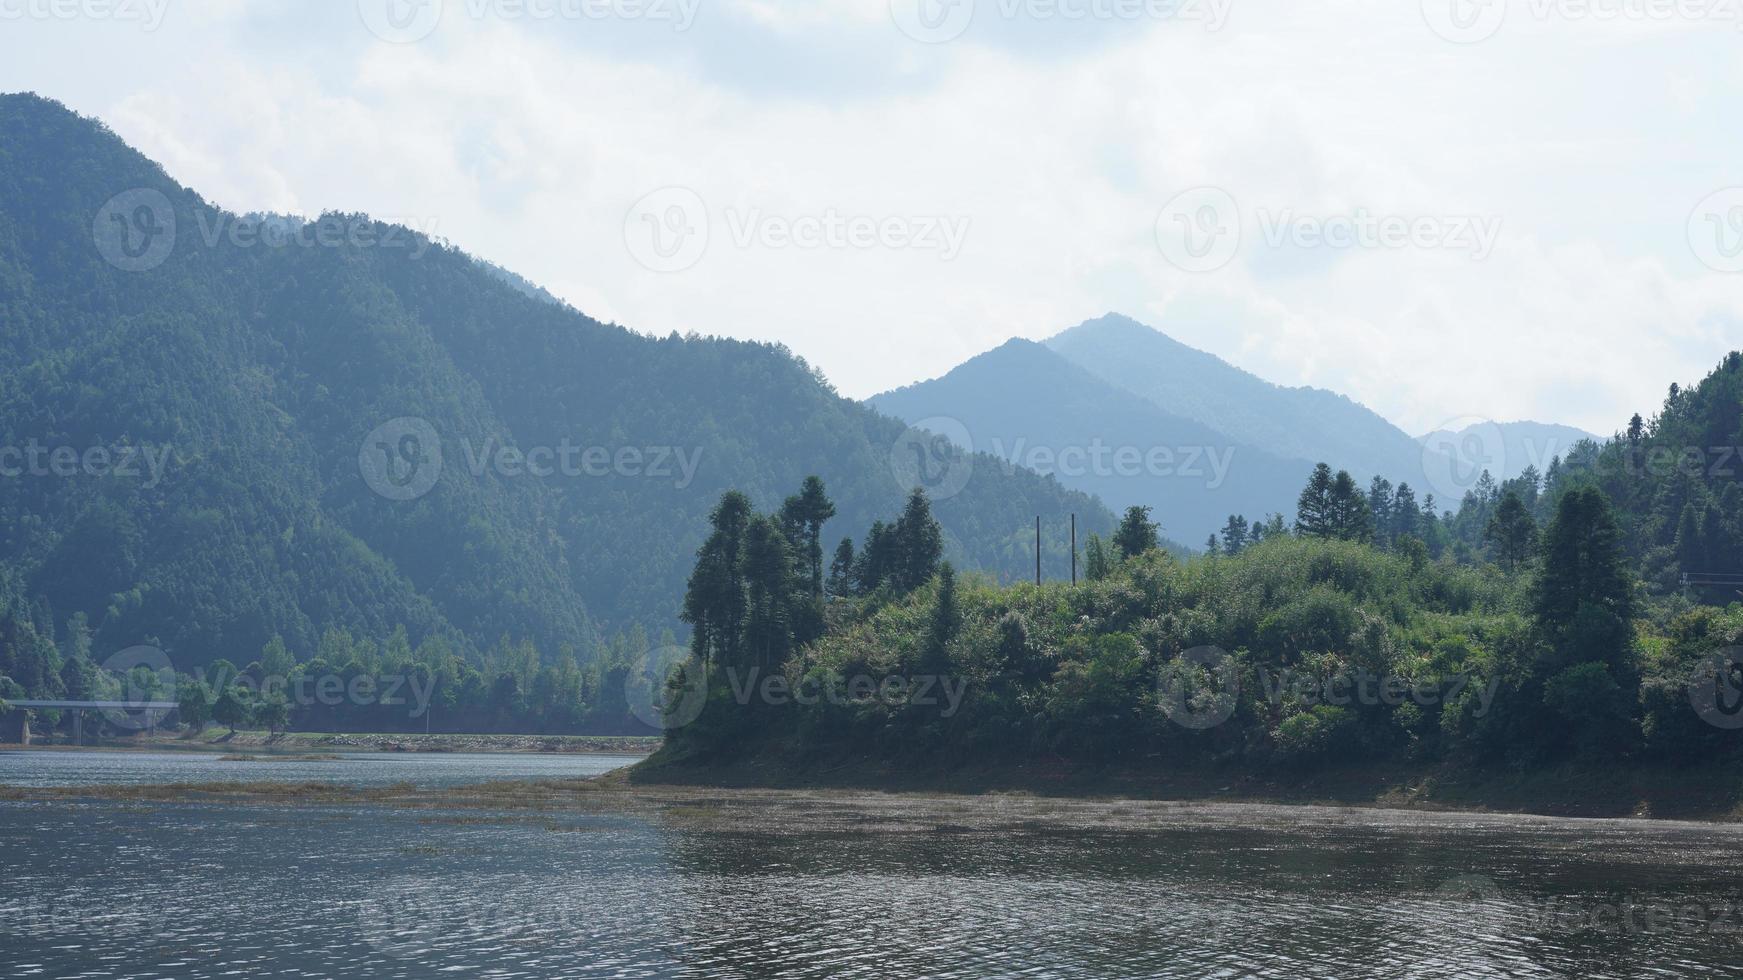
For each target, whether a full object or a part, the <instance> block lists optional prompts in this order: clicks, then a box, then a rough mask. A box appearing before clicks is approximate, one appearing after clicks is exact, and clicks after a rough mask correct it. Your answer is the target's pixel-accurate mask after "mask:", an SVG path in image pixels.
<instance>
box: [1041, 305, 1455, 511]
mask: <svg viewBox="0 0 1743 980" xmlns="http://www.w3.org/2000/svg"><path fill="white" fill-rule="evenodd" d="M1044 343H1046V345H1047V346H1048V347H1050V348H1052V349H1053V350H1055V351H1058V352H1059V353H1060V354H1061V355H1063V356H1064V357H1066V358H1067V359H1069V360H1071V361H1072V362H1073V363H1076V364H1077V365H1079V366H1080V367H1082V368H1084V369H1085V370H1087V371H1089V372H1090V373H1091V374H1094V375H1096V376H1097V377H1099V378H1101V379H1102V380H1103V381H1106V382H1107V383H1109V384H1112V385H1116V386H1118V387H1120V388H1123V389H1125V390H1126V391H1129V392H1132V393H1133V394H1136V395H1138V396H1139V397H1141V398H1144V399H1146V400H1148V401H1150V402H1152V403H1154V404H1156V405H1157V406H1158V407H1160V408H1162V409H1163V410H1165V411H1168V412H1170V413H1173V414H1175V415H1181V416H1184V417H1186V418H1190V419H1194V420H1196V421H1198V422H1201V423H1203V424H1205V425H1208V426H1210V427H1211V428H1213V429H1216V430H1217V431H1218V432H1221V433H1223V434H1224V435H1226V436H1227V437H1228V439H1229V440H1231V441H1233V442H1236V443H1240V444H1244V445H1250V446H1253V447H1255V448H1257V449H1260V450H1263V451H1265V452H1268V453H1271V454H1273V455H1275V456H1279V457H1282V458H1284V459H1305V460H1310V461H1314V462H1320V461H1324V462H1328V463H1331V464H1332V465H1333V466H1335V467H1339V468H1343V469H1348V470H1349V471H1350V472H1351V473H1352V474H1354V475H1356V476H1357V477H1358V478H1359V479H1361V480H1364V481H1365V480H1366V479H1368V478H1369V477H1372V476H1375V475H1381V476H1385V477H1386V478H1387V479H1390V480H1393V481H1395V482H1396V481H1400V480H1403V481H1406V482H1411V481H1415V482H1421V479H1420V476H1421V473H1422V453H1423V447H1422V445H1421V444H1420V443H1419V442H1418V441H1417V440H1415V439H1413V438H1411V436H1410V435H1409V434H1407V433H1406V432H1404V430H1402V429H1400V428H1398V427H1397V426H1395V425H1393V424H1392V423H1391V422H1388V421H1387V420H1386V419H1384V418H1383V417H1381V416H1380V415H1379V414H1377V413H1375V412H1373V411H1372V410H1370V409H1368V408H1366V407H1365V406H1363V405H1361V404H1360V403H1358V402H1356V401H1353V400H1351V399H1350V398H1348V397H1346V396H1344V395H1341V394H1338V393H1336V392H1332V391H1327V390H1325V389H1321V388H1289V387H1284V386H1282V385H1276V384H1272V383H1271V382H1269V381H1266V380H1264V379H1262V378H1260V377H1258V376H1257V375H1254V374H1251V373H1249V372H1247V371H1244V370H1242V369H1240V368H1238V367H1235V366H1234V365H1232V364H1229V363H1228V362H1227V361H1224V360H1223V359H1221V358H1219V357H1217V356H1215V355H1213V354H1209V353H1206V352H1204V351H1201V350H1197V349H1195V348H1192V347H1188V346H1186V345H1185V344H1182V343H1180V342H1179V341H1177V340H1174V339H1173V338H1171V337H1169V336H1168V335H1166V334H1164V333H1162V332H1160V331H1158V330H1156V329H1154V328H1152V327H1149V326H1146V325H1145V324H1142V323H1139V322H1138V321H1136V320H1133V319H1131V318H1130V317H1125V316H1121V315H1119V314H1112V313H1110V314H1108V315H1106V316H1103V317H1101V318H1099V319H1095V320H1090V321H1087V322H1085V323H1082V324H1080V325H1078V326H1076V327H1073V328H1071V329H1069V330H1066V331H1064V332H1063V333H1060V334H1058V335H1057V336H1055V337H1052V338H1050V339H1048V340H1046V341H1045V342H1044Z"/></svg>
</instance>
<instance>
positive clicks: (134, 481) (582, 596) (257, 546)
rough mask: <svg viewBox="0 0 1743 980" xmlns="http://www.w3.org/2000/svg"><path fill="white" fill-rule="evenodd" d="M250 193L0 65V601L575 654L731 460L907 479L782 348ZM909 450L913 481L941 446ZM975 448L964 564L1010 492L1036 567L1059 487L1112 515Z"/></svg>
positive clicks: (166, 628) (202, 625) (836, 481)
mask: <svg viewBox="0 0 1743 980" xmlns="http://www.w3.org/2000/svg"><path fill="white" fill-rule="evenodd" d="M269 225H270V221H261V220H255V219H247V218H242V217H239V216H237V215H234V214H230V213H228V212H225V211H223V210H221V209H219V208H216V207H214V206H212V205H210V204H208V203H207V202H206V201H204V200H203V199H201V198H200V196H199V195H198V194H197V193H195V192H193V191H191V190H189V189H186V188H184V187H182V186H180V185H179V184H177V183H176V182H175V181H174V180H172V179H171V178H170V177H169V176H168V175H166V174H165V173H164V172H163V170H162V169H161V168H159V167H158V166H157V165H156V164H154V163H152V162H151V161H149V160H147V159H146V158H144V157H143V156H141V155H140V154H138V153H137V152H135V151H134V150H132V149H130V148H129V147H127V146H126V145H125V144H124V143H122V142H121V141H120V140H119V139H117V138H116V137H115V136H114V135H113V134H112V133H110V132H109V131H108V130H107V129H106V128H104V127H103V126H101V125H100V124H98V123H96V122H94V121H91V120H87V119H84V118H81V117H79V116H77V115H75V114H73V113H71V112H69V111H68V110H66V109H65V108H64V107H62V106H61V105H59V104H58V103H54V102H51V101H48V100H45V99H41V98H38V97H36V96H33V95H11V96H0V321H3V322H4V325H5V328H4V330H3V331H0V447H9V448H13V449H17V450H19V452H20V453H21V454H28V453H30V451H31V450H32V447H36V449H37V451H36V452H35V453H34V455H19V456H18V457H17V458H14V457H13V456H11V455H8V456H7V457H6V458H4V459H0V463H4V464H6V465H7V466H8V467H9V469H10V470H16V471H17V472H16V473H14V474H11V475H10V476H9V478H7V479H0V607H8V608H11V609H13V610H17V609H24V610H26V611H27V612H28V615H29V616H30V618H31V619H32V620H34V621H35V622H36V625H37V626H38V627H39V628H41V629H44V630H59V629H62V628H64V627H65V624H66V623H67V622H68V620H69V619H70V618H72V617H73V616H74V615H75V614H83V615H84V616H85V617H86V618H87V619H88V620H89V623H90V625H91V627H92V628H93V629H94V631H95V636H94V643H95V644H96V648H97V649H99V650H103V649H107V650H117V649H121V648H124V647H128V646H132V645H134V644H140V643H151V644H154V645H159V646H162V647H163V648H165V649H166V650H167V651H168V652H169V653H170V654H171V656H172V657H174V658H175V660H176V663H177V666H178V667H183V668H184V669H185V668H187V667H191V666H194V665H198V664H200V663H204V662H206V661H209V660H210V659H212V658H215V657H220V656H221V657H226V658H228V659H231V660H233V661H234V662H237V663H246V662H247V661H249V660H251V659H253V658H254V657H256V656H257V655H258V654H259V651H260V649H261V647H262V645H263V644H264V643H265V642H266V641H267V640H268V639H269V638H270V637H271V636H273V635H274V634H281V635H283V637H284V638H285V640H286V641H287V643H288V644H289V645H290V647H291V649H292V651H293V652H294V653H296V654H297V655H298V656H299V657H302V658H305V659H306V658H308V657H309V656H310V655H311V654H312V653H313V652H314V650H315V648H316V646H317V644H318V642H319V638H320V635H321V633H322V631H323V630H325V629H327V628H329V627H342V628H345V629H348V630H351V631H352V632H354V633H355V634H357V635H359V636H366V637H372V638H375V639H376V640H380V639H381V638H384V637H386V636H387V635H388V634H389V632H390V631H391V630H393V629H394V628H395V627H396V626H399V625H405V626H406V627H407V629H408V631H409V633H410V636H411V641H412V642H413V643H417V642H420V640H422V639H423V638H424V637H427V636H441V637H443V638H444V639H445V640H446V641H447V642H449V643H450V644H452V645H453V646H454V647H456V648H457V649H459V650H461V651H471V650H478V649H481V648H484V647H486V646H488V645H491V644H493V643H495V642H496V641H497V639H498V638H499V637H502V636H505V635H506V636H510V637H512V638H513V639H515V640H517V641H518V640H519V639H521V638H526V639H531V640H533V641H534V642H535V643H536V644H537V645H538V647H539V648H540V650H541V651H543V652H544V653H546V654H547V655H549V654H553V653H556V652H557V651H559V650H560V649H562V648H564V647H570V648H573V649H574V650H576V651H577V652H579V653H580V654H582V655H583V656H585V655H586V654H587V653H589V652H590V651H592V650H594V649H596V648H597V647H598V646H599V644H600V641H601V636H602V634H605V633H609V632H613V631H616V630H619V629H628V628H630V627H632V626H638V625H639V626H644V627H646V628H648V629H649V630H650V631H652V630H655V629H657V628H659V627H662V626H676V625H677V622H676V617H677V612H678V606H679V603H680V600H681V597H682V595H683V587H684V583H685V579H686V577H687V575H688V573H689V570H690V566H691V563H692V561H693V559H694V557H695V553H696V548H697V546H698V545H699V544H700V543H701V541H702V539H703V537H704V536H705V529H706V525H707V520H708V515H709V512H710V510H711V509H712V507H713V506H714V504H715V502H716V501H717V500H718V498H719V496H720V494H721V493H722V492H723V491H724V490H726V489H728V488H737V489H741V490H744V491H745V492H747V493H748V494H750V496H751V497H752V498H753V501H754V502H755V504H756V505H757V506H758V507H759V508H764V509H773V508H775V507H778V506H779V504H780V502H781V500H782V498H783V497H785V496H786V495H788V494H791V493H794V492H796V491H797V490H798V488H799V485H800V483H801V481H802V480H803V479H804V477H805V476H806V475H808V474H813V473H814V474H817V475H819V476H821V477H822V478H823V479H824V480H825V481H826V483H827V485H828V490H829V493H830V495H831V497H832V498H833V499H834V501H835V503H836V507H837V517H836V518H835V520H834V521H832V522H831V523H830V524H828V525H826V526H825V529H824V531H825V534H826V536H828V541H829V543H830V544H831V545H833V543H834V542H835V541H836V540H839V538H840V537H841V536H843V535H846V534H849V533H853V534H856V535H857V534H861V533H863V532H864V529H865V528H866V527H868V526H869V525H870V524H871V523H872V522H873V521H874V520H879V519H886V520H887V519H892V518H894V517H895V515H896V514H897V513H898V512H899V511H900V509H901V506H902V502H903V498H904V496H905V495H906V493H907V491H908V489H909V485H908V483H907V480H906V478H907V477H909V476H910V475H912V474H910V473H909V472H907V471H906V470H904V469H903V467H902V466H900V465H894V464H893V462H892V460H894V459H897V458H899V457H901V456H902V454H903V453H904V452H906V450H907V449H909V448H912V447H911V446H910V445H909V444H908V443H907V442H905V441H904V436H905V433H904V428H905V427H904V426H903V425H902V424H901V423H900V422H897V421H895V420H893V419H889V418H887V417H884V416H881V415H879V414H877V413H875V412H873V411H871V410H870V409H868V408H866V407H865V406H864V405H862V404H860V403H858V402H855V401H852V400H849V399H846V398H843V397H841V396H839V395H837V394H836V393H835V392H834V390H833V389H832V388H830V387H829V385H828V384H827V383H826V382H825V381H823V380H822V379H821V378H820V377H819V376H818V375H817V374H816V373H815V372H814V371H812V370H811V369H810V368H809V367H808V366H807V365H806V364H805V363H804V362H803V361H801V360H799V359H798V358H796V357H794V356H793V355H792V354H791V353H790V352H788V351H787V350H786V349H784V348H780V347H775V346H770V345H765V344H756V343H747V342H741V341H735V340H728V339H721V338H714V337H701V336H696V335H691V336H688V337H680V336H677V335H676V334H674V335H671V336H667V337H663V338H655V337H648V336H642V335H638V334H636V333H633V332H631V331H629V330H627V329H624V328H622V327H619V326H614V325H608V324H604V323H600V322H598V321H595V320H592V319H590V318H589V317H587V316H585V315H583V314H581V313H579V312H577V311H575V310H573V309H570V308H568V307H566V306H562V305H560V304H555V303H552V302H549V301H548V300H547V299H546V298H544V297H542V296H541V295H539V293H538V292H537V291H536V289H534V288H531V287H529V286H528V285H527V284H525V283H524V282H523V281H518V280H517V279H516V278H515V277H512V276H511V275H506V274H504V273H502V272H501V271H499V270H495V269H492V268H489V267H487V266H485V265H483V264H481V263H479V262H476V261H474V260H473V259H472V258H470V257H468V256H467V255H465V254H464V253H461V252H459V251H457V250H455V249H453V248H450V247H447V246H445V245H444V244H442V243H437V242H431V241H429V240H427V239H423V238H422V237H421V236H417V235H415V234H414V233H412V232H409V231H407V230H406V229H403V228H396V227H394V226H389V225H384V224H380V223H377V222H374V221H371V220H370V219H368V218H367V217H365V216H361V215H327V216H323V217H322V218H321V220H320V221H319V222H314V223H312V224H311V225H310V226H309V228H308V229H305V231H306V232H307V233H305V234H301V235H290V236H287V235H285V234H283V233H282V229H274V228H271V227H269ZM924 448H926V449H927V451H928V453H929V456H928V458H927V459H926V460H925V461H924V462H926V463H927V464H928V466H929V467H930V471H929V472H923V473H920V474H918V478H919V480H920V481H921V482H928V481H930V480H932V479H933V478H935V477H937V476H939V472H937V471H939V470H943V471H946V473H948V472H962V470H959V469H956V467H957V464H958V460H957V459H956V458H955V457H953V456H951V455H950V454H940V453H938V452H937V451H936V449H937V447H931V446H928V447H924ZM99 449H100V450H102V453H101V458H103V459H111V461H112V457H116V456H121V455H123V454H125V455H127V456H128V458H129V459H130V460H131V461H132V465H130V466H129V467H128V468H126V469H125V470H124V469H121V468H118V467H115V466H113V465H107V466H104V465H87V464H92V463H94V462H99V461H100V460H99V457H98V454H97V453H96V452H95V451H96V450H99ZM140 449H145V450H149V452H150V454H151V455H150V456H149V457H146V458H150V459H154V460H159V461H160V465H155V466H152V467H150V468H149V469H148V468H145V467H142V466H140V465H139V459H140V458H141V457H140V455H139V453H138V450H140ZM57 452H61V453H63V456H56V455H55V453H57ZM64 453H72V454H74V455H73V457H64ZM65 458H72V459H75V460H76V462H74V463H73V464H72V465H70V466H65V467H63V466H62V465H61V462H64V459H65ZM57 461H59V462H57ZM971 469H972V477H970V478H968V479H966V480H964V481H962V485H961V486H960V487H955V486H953V487H951V488H950V489H951V490H952V492H951V493H949V494H940V499H938V500H937V502H936V506H935V513H936V514H937V516H938V518H939V520H940V521H941V522H942V524H943V526H944V531H945V536H946V553H947V555H948V556H949V557H951V558H953V559H955V560H957V561H958V562H960V563H963V564H965V565H966V566H967V567H969V568H978V569H985V570H987V571H990V572H992V573H994V574H996V575H998V576H1000V577H1004V578H1018V577H1027V576H1029V575H1032V574H1033V570H1034V564H1033V562H1034V559H1033V551H1032V549H1033V535H1034V520H1035V517H1036V515H1041V517H1042V518H1043V523H1044V527H1045V528H1046V533H1047V536H1048V539H1049V541H1048V544H1049V547H1048V549H1047V567H1046V571H1047V574H1049V575H1055V576H1064V575H1066V574H1068V573H1069V572H1068V562H1069V555H1068V553H1067V550H1066V548H1065V547H1064V544H1063V538H1064V535H1065V533H1066V527H1067V525H1068V515H1069V514H1071V513H1076V514H1077V515H1078V520H1079V524H1080V525H1081V526H1082V528H1083V530H1084V531H1085V532H1088V531H1094V530H1101V531H1104V532H1105V531H1107V530H1109V529H1111V526H1112V517H1111V515H1110V514H1109V513H1108V512H1107V511H1106V510H1105V509H1104V508H1103V507H1102V506H1101V505H1100V504H1099V503H1098V502H1096V501H1094V500H1093V499H1091V498H1089V497H1087V496H1084V495H1082V494H1080V493H1076V492H1071V491H1068V490H1066V489H1064V488H1062V487H1061V486H1060V485H1059V484H1058V483H1057V482H1055V481H1052V480H1049V479H1044V478H1041V477H1038V476H1036V475H1034V474H1033V473H1030V472H1028V471H1023V470H1005V469H1003V468H1001V467H999V466H996V465H992V463H991V461H990V460H987V461H982V462H979V463H976V464H974V465H972V467H971ZM3 611H5V609H3V608H0V612H3Z"/></svg>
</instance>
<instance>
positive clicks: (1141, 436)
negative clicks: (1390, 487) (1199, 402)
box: [871, 340, 1313, 545]
mask: <svg viewBox="0 0 1743 980" xmlns="http://www.w3.org/2000/svg"><path fill="white" fill-rule="evenodd" d="M871 404H873V405H874V406H876V407H877V408H879V409H881V410H884V411H888V412H891V413H894V414H895V415H898V416H900V417H901V418H903V419H905V420H907V421H908V422H910V423H913V424H924V420H926V419H929V418H934V417H943V418H947V419H951V420H954V421H956V422H959V423H961V425H962V426H963V427H964V428H965V429H966V432H967V435H968V437H969V439H970V440H971V441H972V444H973V448H974V449H976V450H979V451H982V452H990V453H991V454H992V455H994V456H997V457H1000V458H1003V459H1005V460H1007V461H1015V462H1020V463H1024V464H1027V465H1031V466H1034V467H1035V468H1037V469H1039V470H1042V471H1043V472H1047V471H1050V470H1051V471H1055V472H1056V473H1057V475H1058V478H1059V479H1060V480H1061V482H1064V483H1065V484H1066V485H1068V486H1071V487H1074V488H1077V489H1080V490H1084V491H1086V492H1092V493H1095V494H1097V495H1098V496H1100V497H1101V498H1102V499H1103V500H1104V501H1106V502H1107V503H1108V504H1110V505H1112V506H1113V507H1115V508H1116V509H1119V508H1122V507H1125V506H1128V505H1131V504H1146V505H1149V506H1151V507H1153V508H1155V513H1156V516H1157V518H1158V519H1160V520H1161V521H1162V525H1163V529H1164V531H1165V532H1166V533H1168V534H1169V535H1171V536H1172V537H1174V538H1177V539H1179V540H1181V541H1185V542H1188V543H1191V544H1194V545H1196V544H1198V543H1201V542H1202V541H1203V540H1204V537H1205V536H1206V535H1208V534H1210V533H1211V531H1213V530H1215V529H1217V528H1220V527H1221V526H1222V525H1223V523H1224V521H1226V519H1227V518H1228V516H1229V515H1230V514H1251V515H1255V516H1260V515H1263V514H1267V513H1272V512H1290V510H1289V509H1290V508H1291V506H1292V504H1293V501H1294V496H1295V494H1297V493H1298V492H1299V491H1300V489H1301V486H1302V485H1303V484H1304V483H1305V482H1306V480H1307V477H1308V475H1309V473H1310V472H1311V471H1312V469H1313V464H1312V463H1311V462H1309V461H1306V460H1290V459H1283V458H1280V457H1277V456H1275V455H1273V454H1271V453H1268V452H1265V451H1263V450H1261V449H1257V448H1255V447H1253V446H1250V445H1245V444H1241V443H1238V442H1236V441H1233V440H1231V439H1230V438H1229V437H1228V436H1226V435H1225V434H1223V433H1221V432H1218V431H1217V430H1215V429H1214V428H1212V427H1210V426H1207V425H1204V424H1202V423H1199V422H1197V421H1194V420H1192V419H1188V418H1183V417H1181V416H1177V415H1172V414H1170V413H1168V412H1166V411H1164V410H1163V409H1161V408H1159V407H1157V406H1156V405H1155V404H1153V403H1151V402H1150V401H1147V400H1146V399H1143V398H1140V397H1139V396H1137V395H1135V394H1132V393H1130V392H1127V391H1124V390H1122V389H1120V388H1117V387H1112V386H1110V385H1108V384H1107V383H1106V382H1104V381H1102V380H1100V379H1098V378H1096V377H1095V376H1094V375H1093V374H1091V373H1090V372H1088V371H1086V370H1084V369H1083V368H1081V367H1079V366H1078V365H1076V364H1074V363H1072V362H1071V361H1069V360H1067V359H1065V358H1064V357H1062V356H1060V355H1059V354H1058V353H1056V352H1054V351H1053V350H1052V349H1050V348H1049V347H1047V346H1044V345H1042V344H1038V343H1034V342H1032V341H1027V340H1011V341H1009V342H1007V343H1005V344H1004V345H1002V346H1000V347H998V348H995V349H994V350H991V351H988V352H987V353H984V354H981V355H978V356H976V357H974V358H971V359H969V360H968V361H966V362H964V363H963V364H961V365H959V366H957V367H956V368H955V369H954V370H952V371H951V372H950V373H948V374H946V375H944V376H943V377H942V378H936V379H933V380H931V381H926V382H921V383H919V384H915V385H910V386H908V387H905V388H900V389H897V390H895V391H891V392H886V393H884V394H881V395H878V396H876V397H874V398H872V399H871ZM944 428H949V426H948V425H946V426H944ZM1122 453H1123V454H1124V455H1123V456H1122V455H1121V454H1122ZM1152 453H1155V455H1152Z"/></svg>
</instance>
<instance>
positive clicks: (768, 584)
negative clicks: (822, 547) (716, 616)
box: [744, 516, 795, 669]
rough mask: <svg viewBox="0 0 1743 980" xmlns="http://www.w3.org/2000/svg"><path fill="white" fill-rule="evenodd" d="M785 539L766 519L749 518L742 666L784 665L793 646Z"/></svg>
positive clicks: (791, 596)
mask: <svg viewBox="0 0 1743 980" xmlns="http://www.w3.org/2000/svg"><path fill="white" fill-rule="evenodd" d="M787 548H788V539H787V536H786V535H785V534H784V533H782V530H781V528H780V527H779V526H778V525H777V524H776V523H775V522H774V521H772V520H770V519H769V518H767V517H761V516H758V517H753V518H752V519H751V522H750V526H749V527H748V528H747V529H746V532H745V548H744V579H745V587H746V599H747V606H748V609H747V611H746V614H745V626H744V630H745V637H744V646H745V650H744V652H745V664H744V665H746V666H749V665H752V664H754V665H756V666H759V667H763V668H765V669H766V668H771V667H778V666H780V665H781V664H783V663H785V662H786V660H787V655H788V653H789V652H790V647H791V646H792V642H793V618H794V617H793V609H792V606H793V602H794V598H795V597H794V594H793V593H794V591H795V589H794V582H793V579H792V559H791V555H790V553H789V552H788V550H787Z"/></svg>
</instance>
